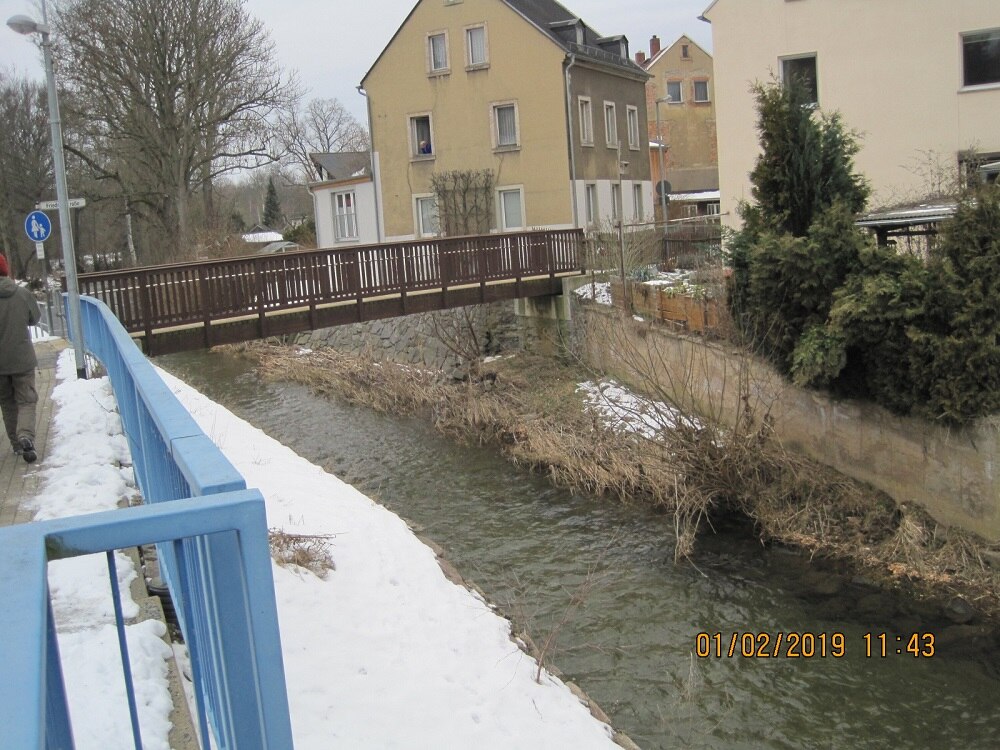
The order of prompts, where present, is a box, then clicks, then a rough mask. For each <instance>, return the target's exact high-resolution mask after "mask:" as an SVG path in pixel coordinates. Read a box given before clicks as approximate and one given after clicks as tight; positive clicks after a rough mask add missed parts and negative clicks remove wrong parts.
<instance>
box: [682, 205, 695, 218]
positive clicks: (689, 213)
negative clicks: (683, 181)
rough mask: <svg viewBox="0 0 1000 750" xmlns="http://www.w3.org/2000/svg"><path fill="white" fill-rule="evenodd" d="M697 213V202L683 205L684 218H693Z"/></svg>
mask: <svg viewBox="0 0 1000 750" xmlns="http://www.w3.org/2000/svg"><path fill="white" fill-rule="evenodd" d="M697 215H698V204H697V203H688V204H686V205H685V206H684V218H685V219H693V218H694V217H696V216H697Z"/></svg>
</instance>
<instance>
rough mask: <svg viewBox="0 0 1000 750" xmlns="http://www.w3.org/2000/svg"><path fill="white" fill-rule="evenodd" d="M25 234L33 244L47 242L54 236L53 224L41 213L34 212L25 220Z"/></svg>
mask: <svg viewBox="0 0 1000 750" xmlns="http://www.w3.org/2000/svg"><path fill="white" fill-rule="evenodd" d="M24 233H25V234H26V235H28V239H29V240H31V241H32V242H45V240H47V239H48V238H49V235H50V234H52V222H51V221H49V217H48V216H46V215H45V214H43V213H42V212H41V211H32V212H31V213H30V214H28V217H27V218H26V219H25V220H24Z"/></svg>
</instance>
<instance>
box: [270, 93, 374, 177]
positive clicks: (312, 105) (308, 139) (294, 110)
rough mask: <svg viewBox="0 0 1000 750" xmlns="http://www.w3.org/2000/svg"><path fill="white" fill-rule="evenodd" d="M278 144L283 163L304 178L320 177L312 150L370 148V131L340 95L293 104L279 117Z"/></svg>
mask: <svg viewBox="0 0 1000 750" xmlns="http://www.w3.org/2000/svg"><path fill="white" fill-rule="evenodd" d="M277 139H278V145H279V147H280V148H281V151H282V159H281V161H282V164H283V166H285V167H286V168H287V169H289V170H290V171H291V172H293V173H295V177H296V178H299V179H304V181H306V182H309V181H314V180H319V179H321V177H322V176H321V175H320V173H319V169H318V168H317V167H316V164H315V163H314V162H313V160H312V159H311V158H310V154H335V153H341V152H344V151H367V150H368V148H369V141H368V131H366V130H365V128H364V126H363V125H362V124H361V123H359V122H358V121H357V120H356V119H355V117H354V115H352V114H351V113H350V112H348V111H347V109H346V108H345V107H344V105H343V104H341V103H340V102H339V101H338V100H337V99H313V100H311V101H310V102H309V103H308V104H307V105H306V107H305V109H299V107H298V106H293V107H290V108H289V109H288V111H287V112H285V113H283V114H282V115H281V117H280V118H279V125H278V131H277Z"/></svg>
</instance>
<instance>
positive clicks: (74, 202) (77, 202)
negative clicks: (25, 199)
mask: <svg viewBox="0 0 1000 750" xmlns="http://www.w3.org/2000/svg"><path fill="white" fill-rule="evenodd" d="M66 202H67V203H68V204H69V207H70V208H83V207H84V206H86V205H87V199H86V198H70V199H69V200H68V201H66ZM35 208H38V209H41V210H43V211H46V210H48V211H56V210H58V209H59V201H42V202H41V203H36V204H35Z"/></svg>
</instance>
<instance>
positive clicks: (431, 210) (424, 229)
mask: <svg viewBox="0 0 1000 750" xmlns="http://www.w3.org/2000/svg"><path fill="white" fill-rule="evenodd" d="M417 212H418V214H419V215H420V234H421V236H424V237H426V236H429V235H435V234H438V233H439V229H438V217H437V206H436V205H435V203H434V199H433V198H417Z"/></svg>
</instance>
